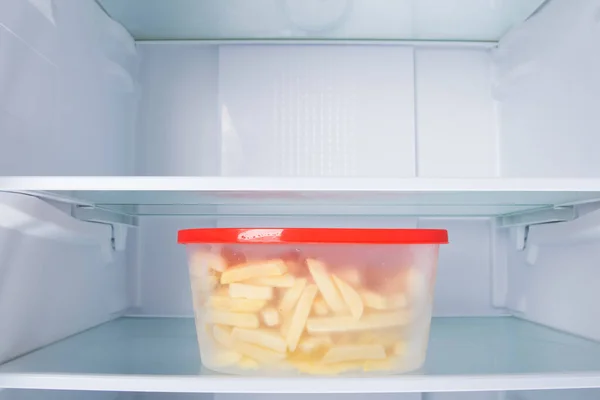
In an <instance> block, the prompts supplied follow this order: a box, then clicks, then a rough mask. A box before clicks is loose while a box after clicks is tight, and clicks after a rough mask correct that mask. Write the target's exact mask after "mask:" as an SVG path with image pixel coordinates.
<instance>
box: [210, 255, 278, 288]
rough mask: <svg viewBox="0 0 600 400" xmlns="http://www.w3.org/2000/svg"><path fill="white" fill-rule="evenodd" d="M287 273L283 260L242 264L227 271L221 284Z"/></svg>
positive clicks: (222, 275)
mask: <svg viewBox="0 0 600 400" xmlns="http://www.w3.org/2000/svg"><path fill="white" fill-rule="evenodd" d="M286 271H287V266H286V264H285V262H283V260H269V261H264V262H253V263H246V264H241V265H238V266H236V267H234V268H228V269H227V270H225V271H224V272H223V273H222V274H221V284H227V283H234V282H242V281H247V280H249V279H255V278H262V277H266V276H277V275H283V274H285V273H286Z"/></svg>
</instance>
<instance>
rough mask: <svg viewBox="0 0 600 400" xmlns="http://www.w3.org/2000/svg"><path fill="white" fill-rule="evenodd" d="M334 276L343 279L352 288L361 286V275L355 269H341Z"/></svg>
mask: <svg viewBox="0 0 600 400" xmlns="http://www.w3.org/2000/svg"><path fill="white" fill-rule="evenodd" d="M336 275H337V276H338V278H341V279H343V280H344V281H345V282H347V283H349V284H350V285H352V287H354V288H358V287H361V286H362V285H363V279H362V275H361V273H360V271H359V270H358V269H357V268H348V267H347V268H343V269H340V270H339V271H337V272H336Z"/></svg>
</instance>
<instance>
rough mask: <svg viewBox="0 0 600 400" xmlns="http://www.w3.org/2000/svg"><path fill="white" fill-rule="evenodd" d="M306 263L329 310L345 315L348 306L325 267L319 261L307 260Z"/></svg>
mask: <svg viewBox="0 0 600 400" xmlns="http://www.w3.org/2000/svg"><path fill="white" fill-rule="evenodd" d="M306 263H307V265H308V270H309V271H310V274H311V276H312V277H313V279H314V280H315V283H316V284H317V286H318V288H319V291H320V292H321V295H322V296H323V299H324V300H325V302H326V303H327V305H328V306H329V308H331V309H332V310H333V311H334V312H336V313H343V312H344V311H346V310H347V308H346V304H345V303H344V300H342V296H340V294H339V292H338V290H337V289H336V287H335V285H334V283H333V281H332V279H331V277H330V276H329V273H328V272H327V269H326V268H325V265H324V264H323V263H322V262H321V261H319V260H315V259H310V258H309V259H307V260H306Z"/></svg>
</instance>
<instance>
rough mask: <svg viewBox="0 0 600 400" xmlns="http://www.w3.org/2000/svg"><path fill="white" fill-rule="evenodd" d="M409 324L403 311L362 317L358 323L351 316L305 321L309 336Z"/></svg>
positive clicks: (407, 317)
mask: <svg viewBox="0 0 600 400" xmlns="http://www.w3.org/2000/svg"><path fill="white" fill-rule="evenodd" d="M408 322H409V315H408V313H407V312H404V311H393V312H382V313H373V314H367V315H363V316H362V318H361V319H359V320H358V321H357V320H356V319H354V317H352V316H335V317H314V318H309V319H308V321H306V330H307V331H308V333H310V334H315V333H317V334H318V333H336V332H354V331H365V330H369V329H384V328H391V327H394V326H403V325H406V324H407V323H408Z"/></svg>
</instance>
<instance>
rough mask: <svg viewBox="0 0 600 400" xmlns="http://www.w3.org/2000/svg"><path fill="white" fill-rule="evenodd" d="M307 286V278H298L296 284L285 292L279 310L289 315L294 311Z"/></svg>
mask: <svg viewBox="0 0 600 400" xmlns="http://www.w3.org/2000/svg"><path fill="white" fill-rule="evenodd" d="M305 286H306V279H305V278H300V279H296V281H295V282H294V286H292V287H291V288H289V289H288V290H287V291H286V292H285V294H284V295H283V298H282V299H281V302H280V303H279V312H281V314H282V315H284V316H285V315H288V314H289V313H290V311H292V309H293V308H294V306H295V305H296V303H297V302H298V299H300V296H301V295H302V291H303V290H304V287H305Z"/></svg>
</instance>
